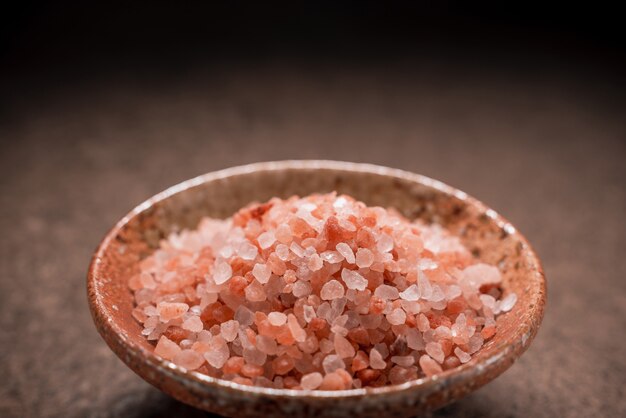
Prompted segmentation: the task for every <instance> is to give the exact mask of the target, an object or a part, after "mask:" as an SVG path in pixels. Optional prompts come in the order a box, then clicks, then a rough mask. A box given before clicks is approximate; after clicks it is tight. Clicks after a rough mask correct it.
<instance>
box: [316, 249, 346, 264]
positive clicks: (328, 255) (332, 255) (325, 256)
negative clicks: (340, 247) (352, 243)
mask: <svg viewBox="0 0 626 418" xmlns="http://www.w3.org/2000/svg"><path fill="white" fill-rule="evenodd" d="M320 257H321V259H322V260H324V261H326V262H327V263H330V264H336V263H340V262H341V261H343V259H344V258H343V255H341V254H340V253H339V252H337V251H324V252H323V253H321V254H320Z"/></svg>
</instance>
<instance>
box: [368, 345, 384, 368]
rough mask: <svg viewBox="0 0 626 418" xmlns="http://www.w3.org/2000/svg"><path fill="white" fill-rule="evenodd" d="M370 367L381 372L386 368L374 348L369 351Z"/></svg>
mask: <svg viewBox="0 0 626 418" xmlns="http://www.w3.org/2000/svg"><path fill="white" fill-rule="evenodd" d="M370 367H371V368H372V369H374V370H382V369H384V368H386V367H387V362H386V361H385V360H384V359H383V356H382V355H381V354H380V353H379V352H378V350H376V349H375V348H372V351H370Z"/></svg>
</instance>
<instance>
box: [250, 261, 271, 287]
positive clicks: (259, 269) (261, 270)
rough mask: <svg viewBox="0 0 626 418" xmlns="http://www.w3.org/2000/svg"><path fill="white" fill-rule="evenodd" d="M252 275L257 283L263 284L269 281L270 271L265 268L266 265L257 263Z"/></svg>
mask: <svg viewBox="0 0 626 418" xmlns="http://www.w3.org/2000/svg"><path fill="white" fill-rule="evenodd" d="M252 275H253V276H254V278H255V279H257V280H258V281H259V283H261V284H265V283H267V282H268V281H269V279H270V276H271V275H272V270H271V269H270V268H269V267H268V266H267V264H259V263H257V264H255V265H254V267H253V268H252Z"/></svg>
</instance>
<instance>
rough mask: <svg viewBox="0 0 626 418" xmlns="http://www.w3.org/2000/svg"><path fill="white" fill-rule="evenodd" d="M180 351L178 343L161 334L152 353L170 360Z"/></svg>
mask: <svg viewBox="0 0 626 418" xmlns="http://www.w3.org/2000/svg"><path fill="white" fill-rule="evenodd" d="M180 351H181V349H180V347H179V346H178V344H176V343H175V342H174V341H171V340H170V339H168V338H167V337H165V336H161V338H160V339H159V342H158V343H157V345H156V347H155V348H154V353H155V354H156V355H158V356H161V357H163V358H164V359H166V360H172V359H173V358H174V357H176V355H177V354H178V353H180Z"/></svg>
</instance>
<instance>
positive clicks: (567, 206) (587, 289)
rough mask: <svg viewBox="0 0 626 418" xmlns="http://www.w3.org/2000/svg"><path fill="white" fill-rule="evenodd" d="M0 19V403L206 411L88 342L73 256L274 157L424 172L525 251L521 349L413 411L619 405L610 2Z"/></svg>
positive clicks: (319, 5)
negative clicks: (167, 194) (497, 221)
mask: <svg viewBox="0 0 626 418" xmlns="http://www.w3.org/2000/svg"><path fill="white" fill-rule="evenodd" d="M128 3H131V2H128ZM0 23H1V25H0V26H1V27H0V35H1V38H0V46H1V49H0V228H1V230H2V231H3V237H2V239H1V240H0V329H2V331H1V332H0V375H2V376H3V379H2V382H1V383H0V416H2V417H40V416H41V417H44V416H45V417H57V416H62V417H171V416H190V417H201V416H207V415H206V414H204V413H202V412H200V411H196V410H194V409H191V408H189V407H187V406H185V405H183V404H180V403H178V402H176V401H174V400H172V399H170V398H168V397H167V396H166V395H163V394H161V393H160V392H159V391H157V390H156V389H154V388H152V387H151V386H149V385H148V384H147V383H145V382H144V381H142V380H141V379H140V378H139V377H137V376H135V375H134V374H133V373H132V372H131V371H130V370H129V369H127V368H126V367H125V366H124V365H123V364H122V362H121V361H119V360H118V359H117V358H116V357H115V355H114V354H113V353H112V352H111V351H109V349H108V348H107V347H106V344H105V343H104V342H103V341H102V340H101V338H100V337H99V335H98V334H97V332H96V331H95V328H94V326H93V325H92V321H91V318H90V316H89V312H88V308H87V303H86V296H85V284H84V283H85V282H84V281H85V273H86V270H87V265H88V263H89V260H90V256H91V254H92V252H93V250H94V249H95V247H96V245H97V244H98V242H99V240H100V239H101V238H102V236H103V235H104V233H105V232H106V231H107V229H108V228H110V227H111V226H112V225H113V224H114V223H115V222H116V221H117V220H118V219H119V218H120V217H121V216H123V215H124V214H125V213H126V212H128V211H129V210H130V209H131V208H132V207H134V206H135V205H137V204H139V203H140V202H142V201H143V200H145V199H147V198H148V197H150V196H151V195H153V194H155V193H157V192H159V191H161V190H163V189H164V188H166V187H168V186H171V185H173V184H176V183H178V182H180V181H183V180H185V179H188V178H190V177H193V176H196V175H199V174H202V173H205V172H209V171H213V170H217V169H221V168H225V167H229V166H233V165H239V164H245V163H251V162H257V161H268V160H282V159H333V160H346V161H356V162H369V163H375V164H381V165H386V166H391V167H396V168H401V169H406V170H410V171H414V172H418V173H421V174H425V175H427V176H431V177H434V178H436V179H439V180H442V181H444V182H446V183H448V184H451V185H453V186H455V187H458V188H460V189H462V190H464V191H466V192H468V193H469V194H471V195H473V196H475V197H477V198H479V199H480V200H482V201H484V202H485V203H487V204H488V205H490V206H491V207H493V208H494V209H496V210H497V211H499V212H500V213H502V214H503V215H504V216H505V217H507V218H508V219H510V220H511V221H512V222H513V223H514V224H515V225H516V226H517V227H519V229H520V230H521V231H522V232H523V233H524V234H525V235H526V236H527V238H528V239H529V240H530V242H531V243H533V245H534V246H535V249H536V250H537V251H538V253H539V255H540V256H541V258H542V259H543V262H544V267H545V271H546V275H547V277H548V290H549V292H548V293H549V296H548V305H547V312H546V317H545V319H544V324H543V326H542V328H541V330H540V332H539V334H538V336H537V339H536V340H535V342H534V343H533V345H532V346H531V348H530V349H529V351H528V352H527V353H526V354H525V355H524V356H523V357H522V358H521V359H520V360H519V361H518V363H516V364H515V365H514V366H513V367H512V368H511V369H510V370H508V371H507V372H506V373H505V374H504V375H502V376H501V377H500V378H498V379H497V380H495V381H493V382H492V383H490V384H489V385H487V386H486V387H484V388H482V389H481V390H479V391H478V392H475V393H474V394H472V395H470V396H468V397H467V398H465V399H464V400H462V401H460V402H457V403H455V404H453V405H451V406H448V407H446V408H444V409H442V410H440V411H437V412H435V413H433V416H435V417H457V416H458V417H527V416H532V417H555V416H559V417H589V416H625V415H626V402H625V399H626V393H625V389H624V387H625V385H624V384H625V383H626V382H625V377H624V376H626V352H625V350H624V343H625V342H626V338H625V330H626V284H625V283H626V282H625V281H624V280H623V278H624V277H625V275H626V262H625V261H624V256H623V255H624V248H625V247H626V228H625V226H624V215H625V214H626V195H625V193H626V187H625V186H626V181H625V179H626V168H625V164H624V160H625V158H626V123H625V119H624V115H625V114H626V113H625V111H626V94H625V93H626V89H625V81H626V77H625V76H626V71H625V70H626V61H625V49H624V44H623V43H622V35H623V22H622V17H621V15H620V14H619V13H617V10H613V9H611V8H610V7H609V6H608V5H602V4H599V3H595V2H594V3H593V4H592V3H588V4H583V5H575V4H574V3H570V4H566V5H557V4H552V5H546V4H536V5H534V4H531V3H527V2H523V3H522V2H519V3H516V4H510V3H509V4H507V5H506V6H503V4H502V2H489V1H488V2H471V3H466V4H465V5H457V4H454V3H453V2H447V1H444V2H380V1H362V2H341V3H340V4H338V3H335V2H285V3H278V2H255V3H247V2H241V1H231V2H210V3H209V4H206V3H205V2H184V4H175V3H173V2H160V1H153V2H149V3H136V2H132V4H126V2H119V3H117V2H101V3H99V4H95V5H94V4H89V2H64V1H61V2H49V3H45V4H39V3H37V2H32V1H25V2H20V3H19V5H15V4H14V5H12V7H11V8H6V7H5V6H3V12H2V13H1V14H0Z"/></svg>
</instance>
